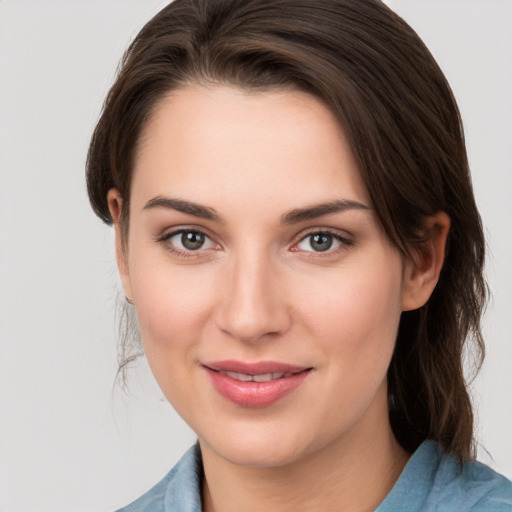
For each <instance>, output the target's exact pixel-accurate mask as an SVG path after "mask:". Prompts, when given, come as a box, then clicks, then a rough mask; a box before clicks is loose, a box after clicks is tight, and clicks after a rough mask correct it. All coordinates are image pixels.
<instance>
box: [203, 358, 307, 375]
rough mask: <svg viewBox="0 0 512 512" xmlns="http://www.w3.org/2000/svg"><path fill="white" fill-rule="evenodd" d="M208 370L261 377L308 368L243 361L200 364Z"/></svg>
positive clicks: (286, 364) (272, 362) (269, 362)
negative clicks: (267, 374) (266, 374)
mask: <svg viewBox="0 0 512 512" xmlns="http://www.w3.org/2000/svg"><path fill="white" fill-rule="evenodd" d="M202 365H203V366H206V367H207V368H209V369H210V370H215V371H218V372H236V373H243V374H246V375H263V374H265V373H298V372H302V371H304V370H310V369H311V367H310V366H297V365H293V364H288V363H279V362H276V361H259V362H257V363H246V362H243V361H235V360H229V361H211V362H206V363H202Z"/></svg>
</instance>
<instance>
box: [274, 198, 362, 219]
mask: <svg viewBox="0 0 512 512" xmlns="http://www.w3.org/2000/svg"><path fill="white" fill-rule="evenodd" d="M347 210H370V208H369V207H368V206H366V205H364V204H363V203H359V202H358V201H352V200H350V199H339V200H335V201H329V202H327V203H321V204H316V205H313V206H310V207H308V208H298V209H296V210H292V211H290V212H288V213H286V214H285V215H283V216H282V217H281V224H297V223H299V222H303V221H305V220H312V219H316V218H318V217H323V216H324V215H333V214H335V213H341V212H345V211H347Z"/></svg>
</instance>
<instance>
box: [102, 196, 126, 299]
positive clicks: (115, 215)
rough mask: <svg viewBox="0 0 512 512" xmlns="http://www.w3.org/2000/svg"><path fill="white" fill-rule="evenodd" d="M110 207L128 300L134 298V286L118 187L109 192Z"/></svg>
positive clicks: (118, 259) (120, 270)
mask: <svg viewBox="0 0 512 512" xmlns="http://www.w3.org/2000/svg"><path fill="white" fill-rule="evenodd" d="M107 202H108V209H109V210H110V215H111V217H112V220H113V222H114V235H115V245H116V260H117V268H118V269H119V275H120V277H121V284H122V285H123V290H124V294H125V296H126V297H127V300H129V301H131V300H132V287H131V282H130V272H129V268H128V254H127V252H126V245H124V244H123V236H122V235H123V233H122V229H121V222H120V221H121V212H122V208H123V197H122V196H121V193H120V192H119V190H117V188H111V189H110V190H109V191H108V194H107Z"/></svg>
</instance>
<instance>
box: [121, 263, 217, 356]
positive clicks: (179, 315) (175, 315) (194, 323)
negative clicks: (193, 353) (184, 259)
mask: <svg viewBox="0 0 512 512" xmlns="http://www.w3.org/2000/svg"><path fill="white" fill-rule="evenodd" d="M161 259H162V258H160V261H158V260H157V259H156V258H154V259H152V261H147V258H146V259H142V258H140V259H139V258H137V257H136V256H134V258H133V261H132V266H131V269H130V273H131V276H132V289H133V295H134V297H135V301H136V306H137V315H138V320H139V327H140V331H141V336H142V340H143V344H144V349H145V351H146V354H147V356H148V359H151V358H152V356H153V354H154V355H155V357H158V356H159V355H163V353H164V352H171V351H173V352H178V351H180V350H183V349H186V348H187V345H189V344H191V343H192V342H193V341H194V340H197V339H198V338H199V336H200V333H201V331H202V329H203V328H204V325H205V322H206V320H207V318H208V316H209V311H210V308H211V305H212V300H213V297H214V295H215V283H214V282H213V276H214V272H211V269H210V271H208V270H207V269H206V268H203V269H201V268H198V267H197V266H192V265H183V266H176V265H170V264H169V263H168V262H165V261H164V262H162V261H161ZM178 359H180V358H179V357H178V358H176V359H174V360H178ZM150 364H151V361H150Z"/></svg>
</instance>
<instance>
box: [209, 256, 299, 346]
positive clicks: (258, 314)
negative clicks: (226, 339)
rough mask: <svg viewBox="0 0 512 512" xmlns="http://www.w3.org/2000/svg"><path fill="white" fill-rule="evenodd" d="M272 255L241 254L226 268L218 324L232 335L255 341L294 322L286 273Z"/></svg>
mask: <svg viewBox="0 0 512 512" xmlns="http://www.w3.org/2000/svg"><path fill="white" fill-rule="evenodd" d="M269 260H270V258H269V257H264V256H260V257H257V256H256V255H254V254H252V255H249V256H247V257H242V256H240V257H238V258H236V260H235V261H234V262H232V264H231V265H230V266H229V267H228V268H227V269H226V273H225V274H224V275H223V282H222V284H221V287H220V288H221V289H222V292H221V301H220V302H219V305H218V308H217V313H216V325H217V327H218V328H219V329H220V330H221V331H223V332H224V333H225V334H228V335H229V336H231V337H233V338H235V339H237V340H239V341H242V342H245V343H252V342H256V341H261V340H263V339H274V338H276V337H277V336H279V335H281V334H283V333H285V332H286V331H287V330H288V329H289V328H290V326H291V323H292V318H291V311H290V308H289V307H288V305H287V300H286V297H285V296H284V289H283V287H282V276H281V275H280V272H279V271H278V270H279V269H277V268H276V264H274V265H273V264H272V262H271V261H269Z"/></svg>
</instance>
